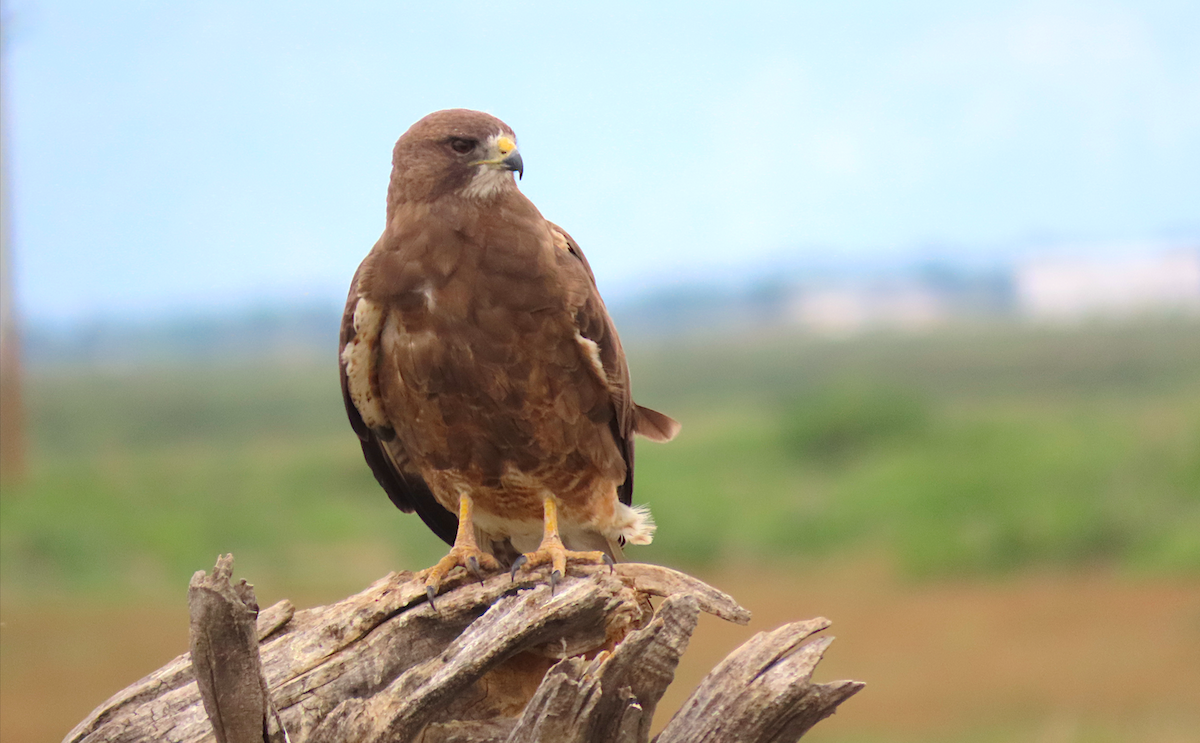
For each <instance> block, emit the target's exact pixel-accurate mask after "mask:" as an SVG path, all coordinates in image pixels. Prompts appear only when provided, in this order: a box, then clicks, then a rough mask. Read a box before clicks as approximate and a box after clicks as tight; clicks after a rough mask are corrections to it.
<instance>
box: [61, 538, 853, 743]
mask: <svg viewBox="0 0 1200 743" xmlns="http://www.w3.org/2000/svg"><path fill="white" fill-rule="evenodd" d="M232 568H233V557H232V556H231V555H226V556H224V557H222V558H221V559H220V560H218V561H217V565H216V567H215V569H214V570H213V573H212V575H205V574H204V573H203V572H199V573H197V574H196V576H195V577H194V578H193V579H192V583H191V586H190V590H189V607H190V610H191V622H192V624H191V652H190V653H187V654H184V655H181V656H179V657H177V658H175V660H173V661H171V662H170V663H168V664H167V665H166V666H163V667H162V668H161V669H159V670H158V671H156V672H154V673H152V674H150V675H149V676H147V677H146V678H144V679H142V680H141V681H138V682H137V683H135V684H133V685H132V686H130V687H129V688H127V689H124V690H123V691H121V692H119V693H117V694H116V695H115V696H113V697H112V698H111V699H109V700H108V701H106V702H105V703H104V704H102V705H100V706H99V707H98V708H96V710H94V711H93V712H92V714H91V715H89V716H88V717H87V719H85V720H84V721H83V722H81V723H79V725H78V726H76V727H75V729H74V730H72V731H71V732H70V733H69V734H68V735H67V737H66V738H65V739H64V743H85V742H86V743H102V742H103V743H118V742H119V743H133V742H134V741H167V742H170V743H191V742H192V741H197V742H199V741H213V740H216V741H218V743H264V742H265V743H279V742H280V741H285V740H289V741H291V743H383V742H384V741H387V742H388V743H391V742H398V741H419V742H420V743H490V742H497V743H499V742H502V741H503V742H508V743H526V742H528V743H533V742H534V741H545V742H546V743H550V742H553V743H599V742H601V741H606V742H607V741H616V742H619V743H644V742H645V741H648V740H649V739H650V728H651V723H652V720H653V716H654V710H655V706H656V705H657V704H658V701H659V699H661V698H662V695H663V692H664V691H665V690H666V688H667V685H668V684H670V683H671V681H672V680H673V679H674V675H675V668H676V666H677V665H678V663H679V658H680V656H681V655H682V654H683V652H684V651H685V650H686V649H687V644H688V640H689V638H690V637H691V634H692V631H693V630H694V629H695V627H696V622H697V618H698V615H699V612H701V611H704V612H707V613H709V614H714V615H716V616H718V617H721V618H723V619H726V620H728V621H732V622H737V623H739V624H745V623H746V622H748V621H749V619H750V614H749V612H747V611H746V610H745V609H743V608H742V607H740V606H738V605H737V603H736V602H734V600H733V599H731V598H730V597H729V596H727V595H725V594H724V593H721V592H720V591H718V590H716V589H714V588H712V587H710V586H708V585H705V584H704V583H702V582H700V581H698V580H696V579H695V578H692V577H690V576H687V575H685V574H683V573H679V572H676V571H674V570H670V569H668V568H663V567H659V566H655V565H645V564H639V563H623V564H619V565H617V566H616V568H615V570H613V571H610V570H609V569H608V568H606V567H595V568H593V567H586V566H585V567H578V568H574V567H573V568H572V571H571V572H572V575H571V576H570V577H568V578H567V579H566V580H564V581H563V582H562V583H560V584H559V585H558V586H557V588H556V589H554V590H553V591H552V590H551V587H550V586H549V585H547V583H546V577H547V576H546V575H545V574H544V573H542V572H533V573H531V574H529V575H525V576H518V579H517V580H516V581H513V580H511V579H510V578H509V576H508V575H507V574H505V575H499V576H493V577H491V578H488V579H486V580H484V581H482V582H479V581H474V580H472V579H469V577H468V576H466V575H465V574H464V575H454V576H452V579H451V580H449V581H448V582H447V583H446V584H445V588H444V590H445V593H443V594H442V595H441V596H438V598H437V601H436V605H434V606H431V605H430V603H429V601H428V600H427V599H426V596H425V590H424V587H423V585H422V583H421V582H420V580H418V579H417V578H416V576H414V575H413V574H412V573H407V572H404V573H393V574H391V575H389V576H387V577H386V578H383V579H382V580H379V581H377V582H376V583H375V584H373V585H372V586H370V587H369V588H367V590H365V591H363V592H362V593H359V594H357V595H354V596H351V597H349V598H347V599H344V600H342V601H339V602H337V603H335V604H331V605H329V606H321V607H316V608H313V609H305V610H300V611H297V610H295V608H294V607H293V606H292V605H291V603H290V602H287V601H282V602H280V603H278V604H275V605H274V606H272V607H270V608H268V609H266V610H264V611H262V612H259V611H258V607H257V604H256V603H255V600H254V594H253V589H252V587H251V586H249V585H247V584H246V583H245V581H241V582H240V583H237V584H231V583H230V576H231V574H232ZM458 572H462V571H458ZM651 597H662V598H663V600H662V601H661V602H660V603H659V606H658V608H657V610H655V609H654V607H653V605H652V603H651ZM828 626H829V621H828V620H826V619H812V620H809V621H806V622H796V623H793V624H788V625H784V626H783V627H780V628H778V629H776V630H775V631H773V632H766V633H760V634H758V635H756V636H755V637H753V638H752V639H750V640H749V641H748V642H747V643H746V644H744V645H742V647H740V648H738V649H737V650H735V651H734V652H733V653H732V654H730V655H729V657H727V658H726V659H725V660H724V661H722V662H721V663H720V664H719V665H718V666H717V667H716V668H714V669H713V670H712V672H711V673H709V675H708V676H707V677H706V678H705V679H704V680H703V681H702V682H701V684H700V686H699V687H698V688H697V689H696V691H695V692H694V693H693V694H692V696H691V698H690V699H688V701H687V702H685V703H684V705H683V707H682V708H681V709H680V710H679V712H678V713H677V714H676V715H675V716H674V717H673V718H672V719H671V721H670V722H669V723H668V724H667V726H666V728H665V729H663V731H662V732H661V733H659V734H658V735H657V736H656V737H655V739H654V740H655V741H656V742H657V743H684V742H689V743H690V742H693V741H712V742H716V741H729V742H731V743H732V742H733V741H737V742H738V743H756V742H760V741H761V742H762V743H768V742H770V743H783V742H784V741H794V740H796V739H798V738H799V737H800V736H801V735H802V734H803V733H804V732H805V731H807V730H808V729H809V728H810V727H812V726H813V725H814V724H816V723H817V722H818V721H820V720H821V719H823V718H825V717H827V716H829V715H831V714H832V713H833V712H834V710H835V709H836V708H837V706H838V705H839V704H840V703H841V702H842V701H844V700H845V699H847V698H849V697H850V696H852V695H853V694H855V693H856V692H857V691H858V690H859V689H861V688H862V686H863V684H861V683H859V682H857V681H837V682H833V683H830V684H815V683H812V681H811V676H812V672H813V669H814V668H815V667H816V665H817V663H818V662H819V661H820V659H821V656H822V654H823V653H824V651H825V649H826V648H827V647H828V645H829V643H830V642H832V638H821V639H815V640H811V641H810V639H809V638H811V637H812V635H813V634H815V633H817V632H820V631H821V630H823V629H825V628H826V627H828Z"/></svg>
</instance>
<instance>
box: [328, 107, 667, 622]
mask: <svg viewBox="0 0 1200 743" xmlns="http://www.w3.org/2000/svg"><path fill="white" fill-rule="evenodd" d="M523 172H524V163H523V161H522V159H521V155H520V152H519V151H518V150H517V144H516V135H515V134H514V133H513V131H512V129H510V128H509V127H508V125H506V124H505V123H504V122H502V121H500V120H499V119H497V118H495V117H493V116H491V115H489V114H486V113H481V112H478V111H469V110H465V109H453V110H447V111H438V112H436V113H432V114H430V115H428V116H426V117H425V118H423V119H421V120H420V121H418V122H417V123H416V124H414V125H413V126H412V127H411V128H410V129H409V130H408V131H407V132H405V133H404V135H403V136H401V137H400V139H399V141H397V142H396V147H395V150H394V151H393V155H392V174H391V181H390V183H389V184H388V191H387V224H386V226H385V227H384V230H383V235H382V236H381V237H380V238H379V241H378V242H376V243H375V246H374V247H373V248H372V249H371V251H370V253H369V254H368V255H367V257H366V259H365V260H364V261H363V262H362V264H361V265H360V266H359V268H358V271H357V272H356V273H355V275H354V279H353V281H352V282H351V284H350V294H349V297H348V298H347V301H346V310H345V313H344V315H343V317H342V326H341V339H340V341H341V343H340V353H339V357H340V361H341V382H342V394H343V398H344V400H345V404H346V412H347V414H348V415H349V417H350V423H351V426H352V427H353V428H354V431H355V433H356V434H357V435H358V438H359V441H360V443H361V445H362V450H363V455H364V457H365V458H366V460H367V464H368V465H370V468H371V471H372V472H373V473H374V474H375V478H376V479H377V480H378V481H379V484H380V485H382V486H383V489H384V490H385V491H386V492H387V494H388V496H389V497H390V498H391V500H392V502H393V503H394V504H395V505H396V506H397V507H398V508H400V510H402V511H406V512H413V511H416V513H417V514H418V515H419V516H420V517H421V519H422V520H424V522H425V523H426V524H427V525H428V526H429V528H430V529H432V530H433V532H434V533H435V534H437V535H438V536H439V537H441V538H442V539H443V540H445V541H446V542H447V543H449V544H451V545H452V547H451V549H450V552H449V554H448V555H447V556H446V557H444V558H443V559H442V560H440V561H439V562H438V563H437V564H436V565H434V566H433V567H432V568H430V569H428V570H427V571H425V573H424V575H425V584H426V588H427V592H428V593H429V596H430V599H431V600H432V599H433V597H434V596H435V595H436V593H437V590H438V588H439V586H440V584H441V581H442V580H443V578H444V577H445V576H446V574H447V573H448V572H449V571H450V570H452V569H454V568H455V567H456V566H463V567H465V568H467V570H468V571H470V572H472V573H475V574H480V573H481V572H482V571H484V570H499V569H500V568H501V567H502V566H503V565H511V568H512V570H513V573H514V575H515V574H516V571H517V570H518V569H519V568H521V567H522V566H524V567H525V569H530V568H533V567H535V566H538V565H544V564H547V563H549V564H550V566H551V574H550V581H551V583H552V585H553V583H555V582H557V581H558V580H559V579H560V578H561V577H562V576H563V575H564V573H565V571H566V565H567V561H568V560H572V561H587V562H595V563H600V562H607V563H609V564H611V562H612V561H613V560H620V559H622V551H621V547H622V545H624V544H625V543H631V544H646V543H649V542H650V539H651V537H652V535H653V532H654V524H653V522H652V521H651V519H650V513H649V511H648V510H647V509H646V508H644V507H635V506H633V501H632V497H633V437H634V434H640V435H642V436H645V437H647V438H649V439H652V440H655V441H669V440H670V439H671V438H673V437H674V436H675V434H676V433H677V432H678V430H679V424H678V423H677V422H676V421H675V420H673V419H671V418H670V417H668V416H666V415H663V414H662V413H659V412H656V411H653V410H650V409H648V408H644V407H641V406H640V405H636V404H635V403H634V402H633V398H632V396H631V394H630V385H629V369H628V367H627V366H626V363H625V354H624V352H623V351H622V349H621V342H620V340H618V338H617V332H616V329H615V328H614V326H613V322H612V319H611V318H610V317H609V316H608V312H607V310H606V309H605V306H604V302H603V301H602V300H601V298H600V294H599V292H598V291H597V289H596V282H595V277H594V276H593V275H592V270H591V267H590V266H588V262H587V259H586V258H584V255H583V251H582V250H580V248H579V245H578V244H576V242H575V241H574V240H573V239H572V238H571V236H570V235H568V234H567V233H566V232H565V231H564V230H562V229H561V228H559V227H558V226H557V225H554V224H552V223H551V222H548V221H547V220H546V219H545V218H544V217H542V215H541V213H540V212H538V210H537V208H536V207H534V205H533V203H532V202H530V201H529V199H527V198H526V197H525V195H524V194H522V193H521V192H520V190H518V188H517V184H516V179H515V178H514V173H515V174H517V175H523Z"/></svg>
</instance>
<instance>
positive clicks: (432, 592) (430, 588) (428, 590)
mask: <svg viewBox="0 0 1200 743" xmlns="http://www.w3.org/2000/svg"><path fill="white" fill-rule="evenodd" d="M425 595H426V596H428V597H429V606H430V607H432V608H433V610H434V611H437V604H435V603H434V602H433V598H434V596H437V589H436V588H434V587H433V586H425Z"/></svg>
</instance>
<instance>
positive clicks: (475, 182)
mask: <svg viewBox="0 0 1200 743" xmlns="http://www.w3.org/2000/svg"><path fill="white" fill-rule="evenodd" d="M512 182H513V174H512V171H511V170H504V169H503V168H495V167H492V166H491V165H488V164H486V163H480V164H479V165H477V166H476V168H475V176H474V177H472V178H471V182H470V183H468V184H467V187H466V188H465V189H463V193H464V194H466V196H467V197H468V198H472V199H489V198H491V197H493V196H495V195H496V194H497V193H499V192H500V189H502V188H504V186H505V185H506V184H510V183H512Z"/></svg>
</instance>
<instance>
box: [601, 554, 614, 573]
mask: <svg viewBox="0 0 1200 743" xmlns="http://www.w3.org/2000/svg"><path fill="white" fill-rule="evenodd" d="M604 564H605V565H607V566H608V574H609V575H612V574H613V573H615V572H617V565H616V563H614V562H613V559H612V557H611V556H610V555H609V554H608V553H607V552H605V553H604Z"/></svg>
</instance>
